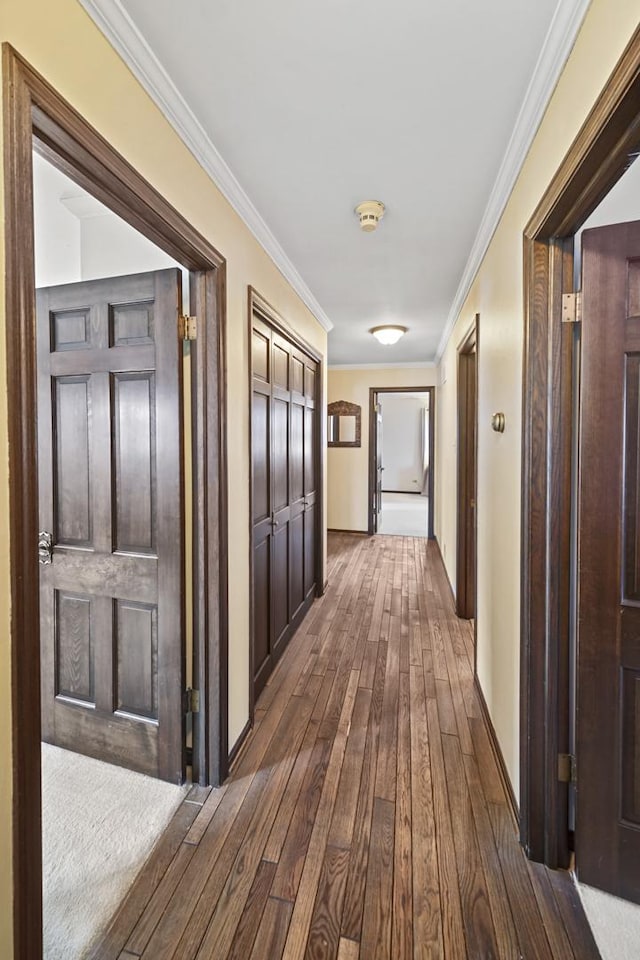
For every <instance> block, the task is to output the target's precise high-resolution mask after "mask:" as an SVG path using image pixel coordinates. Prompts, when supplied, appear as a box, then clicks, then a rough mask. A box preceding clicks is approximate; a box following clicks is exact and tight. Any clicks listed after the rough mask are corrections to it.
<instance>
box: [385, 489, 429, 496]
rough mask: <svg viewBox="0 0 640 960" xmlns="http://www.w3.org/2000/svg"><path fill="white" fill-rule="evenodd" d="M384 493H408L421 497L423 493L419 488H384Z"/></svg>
mask: <svg viewBox="0 0 640 960" xmlns="http://www.w3.org/2000/svg"><path fill="white" fill-rule="evenodd" d="M382 492H383V493H406V494H408V495H409V496H410V497H421V496H422V494H421V493H420V491H419V490H383V491H382Z"/></svg>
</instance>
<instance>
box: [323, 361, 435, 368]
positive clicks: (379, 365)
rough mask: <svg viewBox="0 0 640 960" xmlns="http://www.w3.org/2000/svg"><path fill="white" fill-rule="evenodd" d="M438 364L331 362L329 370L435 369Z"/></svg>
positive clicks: (431, 362) (432, 362)
mask: <svg viewBox="0 0 640 960" xmlns="http://www.w3.org/2000/svg"><path fill="white" fill-rule="evenodd" d="M437 366H438V364H437V363H434V361H433V360H425V361H424V362H423V363H420V362H416V361H414V362H413V363H329V364H328V365H327V369H328V370H433V369H434V368H435V367H437Z"/></svg>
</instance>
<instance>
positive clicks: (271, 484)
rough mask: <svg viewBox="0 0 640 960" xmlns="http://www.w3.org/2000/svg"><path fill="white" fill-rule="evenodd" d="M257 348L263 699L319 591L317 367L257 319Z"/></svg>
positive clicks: (257, 671)
mask: <svg viewBox="0 0 640 960" xmlns="http://www.w3.org/2000/svg"><path fill="white" fill-rule="evenodd" d="M251 350H252V432H251V436H252V441H251V442H252V496H253V518H252V525H253V544H252V550H253V664H254V694H255V696H256V697H257V696H258V694H259V693H260V691H261V690H262V688H263V686H264V684H265V683H266V681H267V678H268V677H269V674H270V673H271V671H272V670H273V667H274V665H275V663H276V661H277V659H278V657H279V656H280V654H281V653H282V651H283V650H284V648H285V646H286V644H287V641H288V640H289V637H290V636H291V634H292V633H293V631H294V630H295V629H296V627H297V626H298V624H299V623H300V621H301V619H302V617H303V616H304V614H305V612H306V610H307V609H308V606H309V604H310V603H311V602H312V600H313V595H314V592H315V586H316V573H315V570H316V559H315V553H316V491H317V471H318V468H317V452H316V435H315V431H316V389H317V384H316V377H317V364H316V362H315V360H313V359H312V358H311V357H309V356H307V354H305V353H304V352H303V351H301V350H300V349H298V347H296V346H295V345H294V344H292V343H291V342H290V341H289V340H287V339H286V338H285V337H283V336H281V335H280V334H279V333H277V332H276V331H275V330H273V329H272V328H271V327H270V326H269V325H268V324H266V323H264V322H263V321H262V320H261V319H260V318H258V317H256V316H254V318H253V328H252V344H251Z"/></svg>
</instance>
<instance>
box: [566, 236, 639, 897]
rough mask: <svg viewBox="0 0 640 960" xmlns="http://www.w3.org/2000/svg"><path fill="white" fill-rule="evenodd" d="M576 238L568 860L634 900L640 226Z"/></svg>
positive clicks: (588, 879) (594, 881)
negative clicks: (577, 369)
mask: <svg viewBox="0 0 640 960" xmlns="http://www.w3.org/2000/svg"><path fill="white" fill-rule="evenodd" d="M582 244H583V253H582V270H583V276H582V284H583V325H582V326H583V330H582V385H581V389H582V393H581V429H580V468H579V584H578V704H577V760H578V789H577V811H576V813H577V823H576V866H577V870H578V875H579V877H580V879H581V881H583V882H585V883H589V884H591V885H593V886H596V887H599V888H601V889H603V890H607V891H609V892H610V893H613V894H615V895H617V896H621V897H625V898H626V899H629V900H634V901H636V902H640V829H639V827H640V803H639V799H640V787H639V785H640V749H639V744H640V696H639V693H638V691H639V689H640V605H639V604H638V599H639V597H638V547H639V544H638V456H639V454H640V443H639V436H640V416H639V393H640V391H639V382H638V380H639V371H640V317H639V316H638V314H640V223H628V224H618V225H616V226H613V227H601V228H598V229H596V230H587V231H585V232H584V234H583V240H582Z"/></svg>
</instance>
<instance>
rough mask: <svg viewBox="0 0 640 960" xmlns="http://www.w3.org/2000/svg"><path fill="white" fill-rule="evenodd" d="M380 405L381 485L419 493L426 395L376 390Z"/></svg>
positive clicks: (421, 473) (421, 476) (384, 487)
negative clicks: (382, 471) (423, 412)
mask: <svg viewBox="0 0 640 960" xmlns="http://www.w3.org/2000/svg"><path fill="white" fill-rule="evenodd" d="M379 401H380V406H381V407H382V466H383V467H384V473H383V479H382V489H383V490H395V491H400V492H403V493H421V492H422V483H423V469H424V468H423V456H422V454H423V417H422V411H423V410H424V409H426V408H428V406H429V395H428V394H424V395H423V396H422V397H420V396H415V395H411V396H407V395H405V394H402V393H400V394H394V393H389V394H384V393H383V394H380V396H379Z"/></svg>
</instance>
